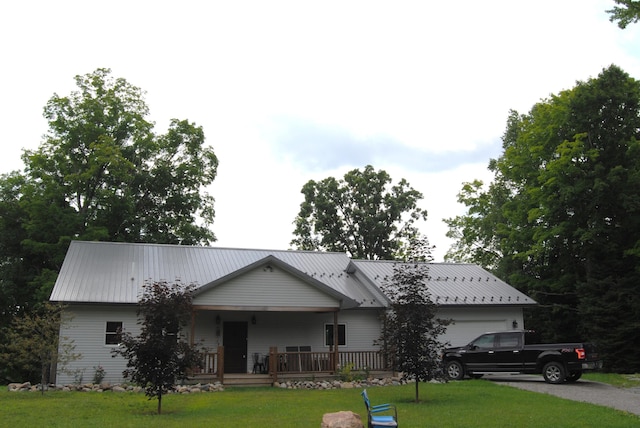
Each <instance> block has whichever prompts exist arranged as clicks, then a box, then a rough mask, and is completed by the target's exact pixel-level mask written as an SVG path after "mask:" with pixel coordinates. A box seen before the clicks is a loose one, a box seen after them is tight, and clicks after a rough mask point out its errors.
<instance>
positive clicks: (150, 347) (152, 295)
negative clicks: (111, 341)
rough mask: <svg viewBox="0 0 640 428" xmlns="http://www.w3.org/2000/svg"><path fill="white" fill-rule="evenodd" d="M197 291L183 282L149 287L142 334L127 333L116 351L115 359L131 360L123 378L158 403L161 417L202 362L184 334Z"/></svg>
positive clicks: (144, 301)
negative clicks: (166, 402)
mask: <svg viewBox="0 0 640 428" xmlns="http://www.w3.org/2000/svg"><path fill="white" fill-rule="evenodd" d="M193 289H194V286H193V285H189V286H186V287H185V286H183V285H182V284H180V283H179V282H176V283H173V284H169V283H167V282H164V281H160V282H148V283H146V284H145V285H144V292H143V295H142V298H141V299H140V302H139V303H138V317H139V318H140V321H139V324H140V325H141V331H140V334H139V335H138V336H133V335H131V334H130V333H128V332H123V333H122V336H121V342H120V346H118V348H115V349H114V350H113V353H114V357H115V356H118V355H120V356H123V357H124V358H125V359H126V360H127V369H126V370H125V371H124V372H123V373H122V375H123V377H124V378H125V379H131V380H132V381H133V382H134V383H136V384H138V385H140V386H142V387H143V388H144V391H145V395H147V396H148V397H149V399H152V398H156V399H157V400H158V414H160V413H162V397H163V396H164V395H165V394H167V393H168V392H169V391H171V390H172V389H173V387H174V386H175V384H176V380H177V379H181V378H185V377H186V375H187V371H188V370H189V369H191V368H193V367H195V366H196V365H197V364H198V362H199V358H200V353H199V351H198V349H197V347H196V346H195V345H191V344H189V343H187V341H186V340H185V337H184V334H183V330H184V328H186V327H187V326H188V325H189V321H190V317H191V311H192V298H191V293H192V291H193Z"/></svg>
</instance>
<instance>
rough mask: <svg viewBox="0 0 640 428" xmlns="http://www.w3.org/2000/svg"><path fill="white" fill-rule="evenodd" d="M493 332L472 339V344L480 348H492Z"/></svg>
mask: <svg viewBox="0 0 640 428" xmlns="http://www.w3.org/2000/svg"><path fill="white" fill-rule="evenodd" d="M493 338H494V335H493V334H485V335H483V336H480V337H479V338H477V339H476V340H474V341H473V343H472V345H473V346H475V347H476V348H480V349H492V348H493Z"/></svg>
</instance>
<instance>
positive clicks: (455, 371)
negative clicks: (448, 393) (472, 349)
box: [445, 360, 464, 380]
mask: <svg viewBox="0 0 640 428" xmlns="http://www.w3.org/2000/svg"><path fill="white" fill-rule="evenodd" d="M445 372H446V373H447V377H448V378H449V379H451V380H462V378H463V377H464V367H463V366H462V363H461V362H460V361H458V360H449V361H447V364H446V365H445Z"/></svg>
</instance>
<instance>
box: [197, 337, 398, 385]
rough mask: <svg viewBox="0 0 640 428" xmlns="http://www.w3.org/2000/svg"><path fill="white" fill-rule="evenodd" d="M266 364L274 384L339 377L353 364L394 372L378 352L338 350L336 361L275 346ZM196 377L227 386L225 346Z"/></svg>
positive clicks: (208, 356) (330, 355)
mask: <svg viewBox="0 0 640 428" xmlns="http://www.w3.org/2000/svg"><path fill="white" fill-rule="evenodd" d="M264 364H265V368H266V370H267V372H268V373H269V374H270V375H271V377H272V379H273V381H276V380H277V379H278V376H286V375H294V374H308V375H313V374H315V373H318V374H321V373H325V374H335V373H336V372H337V371H338V370H339V369H340V368H341V367H346V366H348V365H349V364H351V365H352V370H368V371H386V370H391V369H390V368H389V367H387V364H386V361H385V359H384V357H383V355H382V353H380V352H378V351H338V353H337V361H336V353H335V352H333V351H324V352H306V351H300V352H291V351H288V352H279V351H278V348H277V347H271V348H269V354H268V356H267V357H266V361H264ZM193 374H194V375H196V376H207V377H209V376H211V377H215V378H216V379H217V380H219V381H220V382H223V383H224V347H222V346H219V347H218V349H217V350H216V351H215V352H206V353H203V354H202V358H201V363H200V365H199V366H198V367H195V368H194V369H193Z"/></svg>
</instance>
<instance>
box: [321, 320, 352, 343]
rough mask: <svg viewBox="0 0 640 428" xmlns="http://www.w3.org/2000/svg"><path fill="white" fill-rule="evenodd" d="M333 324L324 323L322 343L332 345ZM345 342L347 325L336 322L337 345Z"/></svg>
mask: <svg viewBox="0 0 640 428" xmlns="http://www.w3.org/2000/svg"><path fill="white" fill-rule="evenodd" d="M333 344H334V342H333V324H325V325H324V345H325V346H333ZM346 344H347V326H346V325H345V324H338V345H340V346H345V345H346Z"/></svg>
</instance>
